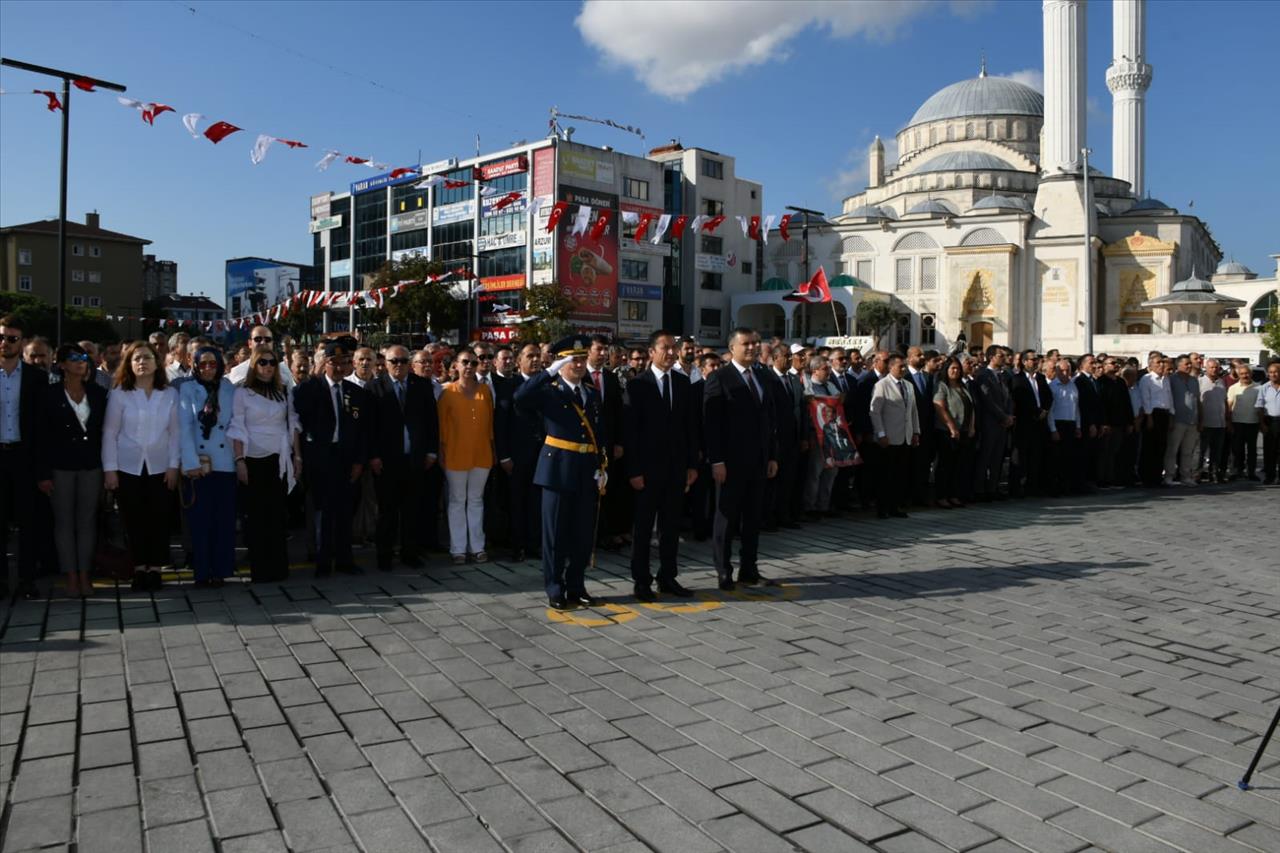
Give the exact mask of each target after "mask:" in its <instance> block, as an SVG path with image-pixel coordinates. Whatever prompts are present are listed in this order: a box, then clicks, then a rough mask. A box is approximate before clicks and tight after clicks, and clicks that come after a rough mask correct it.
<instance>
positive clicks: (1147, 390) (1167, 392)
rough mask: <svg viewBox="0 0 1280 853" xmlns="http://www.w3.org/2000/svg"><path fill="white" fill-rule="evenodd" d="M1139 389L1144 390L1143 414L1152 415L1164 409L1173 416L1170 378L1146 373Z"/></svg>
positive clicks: (1139, 383)
mask: <svg viewBox="0 0 1280 853" xmlns="http://www.w3.org/2000/svg"><path fill="white" fill-rule="evenodd" d="M1138 387H1139V388H1141V389H1142V411H1143V412H1145V413H1147V414H1151V413H1152V412H1153V411H1155V410H1156V409H1164V410H1165V411H1166V412H1168V413H1169V414H1173V391H1172V390H1171V389H1170V388H1169V377H1168V376H1156V375H1155V374H1154V373H1145V374H1143V376H1142V379H1141V381H1139V382H1138Z"/></svg>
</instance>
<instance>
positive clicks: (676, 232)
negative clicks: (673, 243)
mask: <svg viewBox="0 0 1280 853" xmlns="http://www.w3.org/2000/svg"><path fill="white" fill-rule="evenodd" d="M688 222H689V217H687V216H677V217H676V218H675V220H673V221H672V223H671V236H672V237H674V238H675V239H677V240H679V239H680V237H681V236H683V234H684V226H685V225H686V224H688Z"/></svg>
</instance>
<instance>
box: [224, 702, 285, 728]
mask: <svg viewBox="0 0 1280 853" xmlns="http://www.w3.org/2000/svg"><path fill="white" fill-rule="evenodd" d="M231 713H232V714H234V715H235V717H236V720H237V721H238V722H239V723H240V728H242V729H254V728H261V727H263V726H277V725H281V724H282V723H284V714H282V713H281V712H280V706H279V705H277V704H276V701H275V699H273V698H272V697H270V696H250V697H246V698H243V699H233V700H232V701H231Z"/></svg>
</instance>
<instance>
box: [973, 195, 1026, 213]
mask: <svg viewBox="0 0 1280 853" xmlns="http://www.w3.org/2000/svg"><path fill="white" fill-rule="evenodd" d="M969 209H970V210H1022V211H1026V212H1030V211H1031V203H1030V202H1028V201H1027V200H1026V199H1025V198H1022V197H1020V196H1007V195H989V196H984V197H983V198H980V199H978V200H977V201H975V202H974V203H973V207H971V208H969Z"/></svg>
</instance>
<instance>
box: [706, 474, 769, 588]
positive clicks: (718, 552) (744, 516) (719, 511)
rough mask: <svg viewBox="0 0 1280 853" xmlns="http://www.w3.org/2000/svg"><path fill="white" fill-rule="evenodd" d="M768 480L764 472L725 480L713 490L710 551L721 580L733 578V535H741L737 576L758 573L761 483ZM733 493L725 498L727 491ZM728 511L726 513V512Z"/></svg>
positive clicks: (744, 577)
mask: <svg viewBox="0 0 1280 853" xmlns="http://www.w3.org/2000/svg"><path fill="white" fill-rule="evenodd" d="M766 482H768V481H767V480H766V478H765V477H764V472H763V471H762V472H760V474H759V475H757V476H755V477H744V478H741V479H740V480H739V481H737V482H731V481H729V480H726V481H725V483H724V485H723V486H720V487H719V488H717V489H716V509H715V520H714V521H713V522H712V525H711V553H712V557H713V558H714V560H715V566H716V576H717V577H719V579H720V580H722V581H725V580H731V579H732V578H733V562H732V558H733V537H734V536H741V537H742V547H741V548H739V550H738V579H739V580H751V579H752V578H756V577H759V576H760V570H759V568H758V567H757V566H756V557H757V554H758V552H759V549H760V510H761V507H762V506H763V504H764V486H765V483H766ZM727 489H733V490H735V491H736V494H734V495H733V496H732V499H731V500H727V501H726V499H725V498H726V494H725V492H726V490H727ZM726 510H727V512H726Z"/></svg>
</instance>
